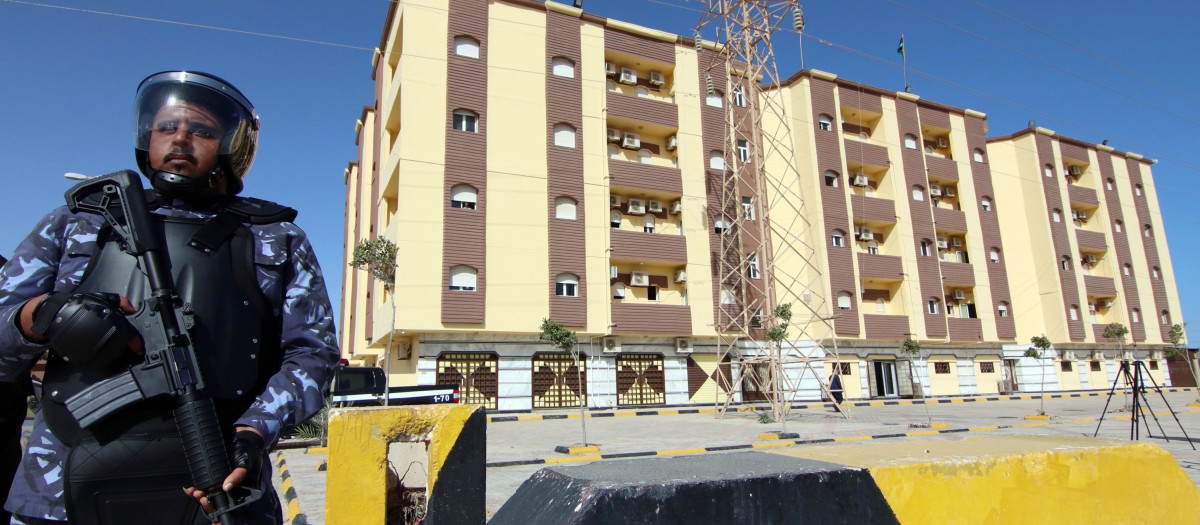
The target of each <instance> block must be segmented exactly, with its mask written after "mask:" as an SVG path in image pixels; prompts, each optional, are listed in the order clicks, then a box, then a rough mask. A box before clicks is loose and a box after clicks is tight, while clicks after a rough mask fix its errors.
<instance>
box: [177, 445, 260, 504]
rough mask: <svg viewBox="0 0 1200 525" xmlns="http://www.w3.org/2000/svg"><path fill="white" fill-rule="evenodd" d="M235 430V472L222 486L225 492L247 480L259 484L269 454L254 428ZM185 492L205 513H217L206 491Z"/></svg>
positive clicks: (231, 457) (232, 454)
mask: <svg viewBox="0 0 1200 525" xmlns="http://www.w3.org/2000/svg"><path fill="white" fill-rule="evenodd" d="M235 430H236V432H235V433H234V434H233V450H232V451H230V454H229V462H230V463H232V466H233V472H230V473H229V476H227V477H226V478H225V481H224V482H223V483H222V484H221V489H222V490H224V491H225V492H229V491H231V490H233V489H234V487H238V486H241V484H242V483H244V482H245V481H246V480H247V479H249V480H250V483H252V484H257V483H258V479H259V478H260V477H261V474H262V464H263V458H264V456H265V455H266V453H267V450H266V449H267V445H266V442H264V441H263V438H262V434H260V433H259V432H258V431H257V430H255V429H254V428H253V427H248V426H238V427H235ZM183 491H184V492H186V493H187V494H188V495H189V496H191V497H193V498H195V499H196V501H198V502H200V506H201V507H203V508H204V512H206V513H208V514H210V515H211V514H212V513H214V512H216V511H217V509H216V507H213V506H212V503H210V502H209V501H208V498H207V497H205V495H204V491H202V490H196V487H187V488H185V489H183ZM213 523H216V522H213Z"/></svg>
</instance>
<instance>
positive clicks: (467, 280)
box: [450, 266, 475, 292]
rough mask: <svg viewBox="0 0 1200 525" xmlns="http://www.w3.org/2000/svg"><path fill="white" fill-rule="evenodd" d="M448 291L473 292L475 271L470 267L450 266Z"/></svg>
mask: <svg viewBox="0 0 1200 525" xmlns="http://www.w3.org/2000/svg"><path fill="white" fill-rule="evenodd" d="M450 289H451V290H454V291H458V292H474V291H475V269H474V268H472V267H470V266H451V267H450Z"/></svg>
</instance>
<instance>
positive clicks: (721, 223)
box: [713, 217, 729, 234]
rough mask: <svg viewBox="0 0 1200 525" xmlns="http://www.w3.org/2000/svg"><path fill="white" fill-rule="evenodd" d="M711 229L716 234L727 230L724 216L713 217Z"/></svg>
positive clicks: (727, 225)
mask: <svg viewBox="0 0 1200 525" xmlns="http://www.w3.org/2000/svg"><path fill="white" fill-rule="evenodd" d="M713 231H714V232H716V233H718V234H723V233H726V232H728V231H729V221H726V220H725V218H724V217H717V218H715V219H713Z"/></svg>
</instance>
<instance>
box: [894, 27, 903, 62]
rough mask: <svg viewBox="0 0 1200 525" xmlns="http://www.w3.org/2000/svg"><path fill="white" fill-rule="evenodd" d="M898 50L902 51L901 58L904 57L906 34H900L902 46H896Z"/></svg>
mask: <svg viewBox="0 0 1200 525" xmlns="http://www.w3.org/2000/svg"><path fill="white" fill-rule="evenodd" d="M896 52H897V53H900V58H904V34H903V33H901V34H900V47H898V48H896Z"/></svg>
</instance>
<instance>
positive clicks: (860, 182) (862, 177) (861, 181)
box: [850, 173, 871, 186]
mask: <svg viewBox="0 0 1200 525" xmlns="http://www.w3.org/2000/svg"><path fill="white" fill-rule="evenodd" d="M850 184H853V185H855V186H867V185H870V184H871V179H868V178H867V176H866V174H863V173H855V174H854V181H853V182H851V183H850Z"/></svg>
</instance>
